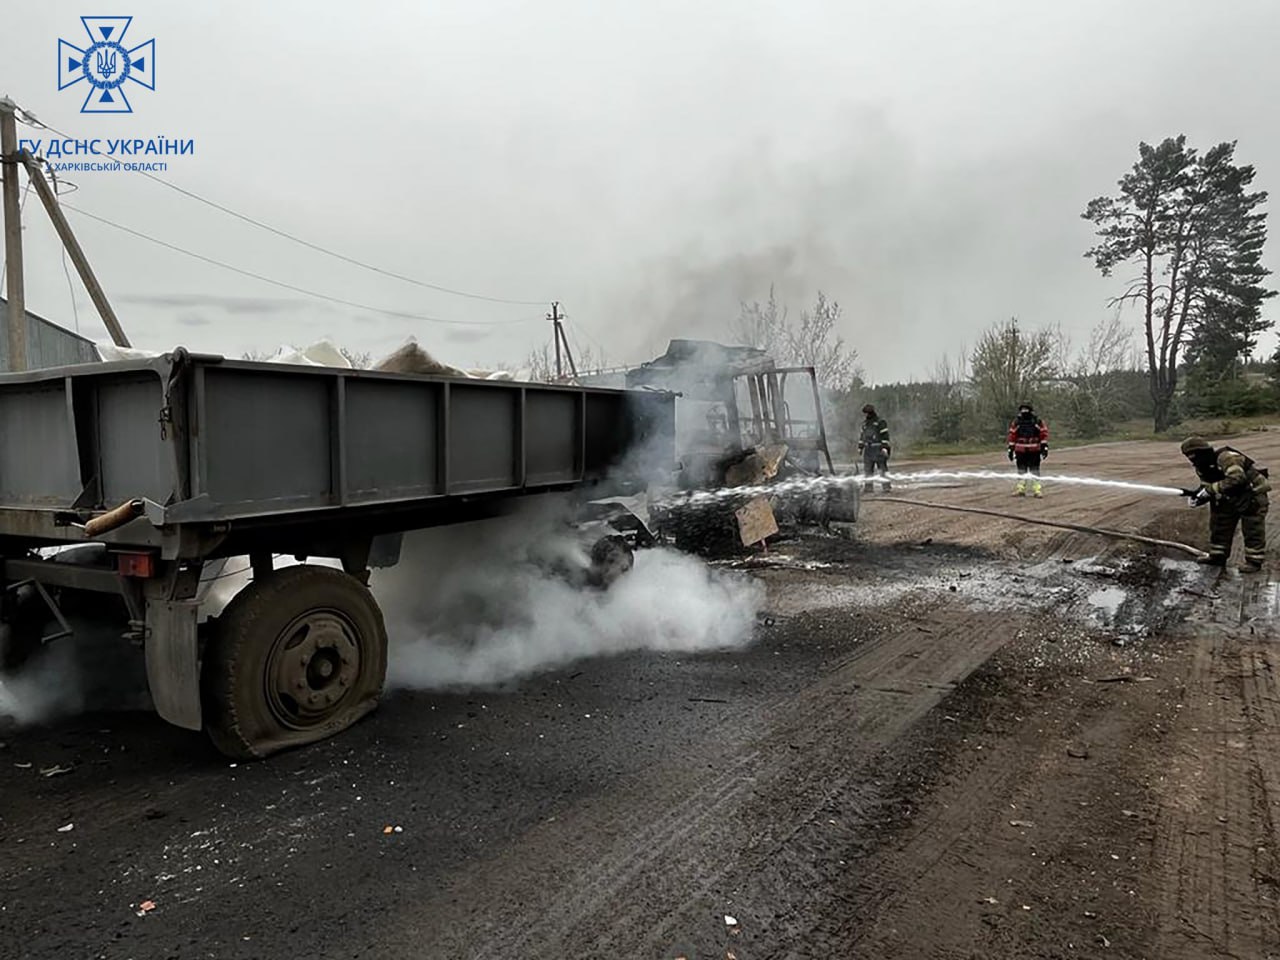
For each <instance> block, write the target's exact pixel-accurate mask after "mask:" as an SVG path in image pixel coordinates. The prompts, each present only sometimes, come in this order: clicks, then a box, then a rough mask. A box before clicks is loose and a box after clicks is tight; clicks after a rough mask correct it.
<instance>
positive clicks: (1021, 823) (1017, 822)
mask: <svg viewBox="0 0 1280 960" xmlns="http://www.w3.org/2000/svg"><path fill="white" fill-rule="evenodd" d="M1009 826H1011V827H1034V826H1035V824H1034V823H1032V822H1031V821H1030V820H1010V821H1009Z"/></svg>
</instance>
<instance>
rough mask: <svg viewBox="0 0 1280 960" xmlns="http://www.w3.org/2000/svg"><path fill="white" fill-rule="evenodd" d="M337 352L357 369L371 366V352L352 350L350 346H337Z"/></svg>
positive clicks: (365, 368)
mask: <svg viewBox="0 0 1280 960" xmlns="http://www.w3.org/2000/svg"><path fill="white" fill-rule="evenodd" d="M338 352H339V353H340V354H342V355H343V356H344V357H345V358H346V360H347V362H348V363H349V364H351V366H352V367H354V368H355V369H357V370H368V369H369V368H370V367H372V366H373V354H372V353H369V352H368V351H367V350H352V349H351V348H350V347H339V348H338Z"/></svg>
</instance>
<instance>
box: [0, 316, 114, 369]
mask: <svg viewBox="0 0 1280 960" xmlns="http://www.w3.org/2000/svg"><path fill="white" fill-rule="evenodd" d="M8 310H9V304H8V301H6V300H5V299H4V297H0V370H3V371H6V372H7V371H9V370H11V369H13V368H12V367H11V366H10V364H9V335H8V332H7V321H8ZM99 359H100V358H99V356H98V349H97V347H95V346H94V345H93V341H92V340H89V339H88V338H86V337H82V336H80V335H79V334H75V333H72V332H71V331H70V330H64V329H63V328H62V327H60V326H58V325H57V324H56V323H50V322H49V321H48V320H46V319H44V317H38V316H36V315H35V314H34V313H32V312H31V311H29V310H28V311H27V369H29V370H39V369H41V368H44V367H65V366H70V365H71V364H73V363H97V362H98V360H99Z"/></svg>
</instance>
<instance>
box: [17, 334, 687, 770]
mask: <svg viewBox="0 0 1280 960" xmlns="http://www.w3.org/2000/svg"><path fill="white" fill-rule="evenodd" d="M673 437H674V398H673V397H672V396H671V395H669V394H665V393H648V392H637V391H622V390H605V389H592V388H584V387H575V386H563V385H546V384H527V383H519V382H512V381H482V380H460V379H454V378H448V377H436V376H421V375H402V374H388V373H376V372H370V371H357V370H346V369H334V368H327V367H301V366H287V365H282V364H271V363H254V362H246V361H231V360H227V359H224V358H222V357H219V356H207V355H197V354H190V353H188V352H187V351H185V350H183V349H181V348H179V349H177V350H175V351H173V352H172V353H170V354H166V355H164V356H161V357H157V358H153V359H146V360H130V361H120V362H112V363H100V364H85V365H79V366H74V367H65V368H58V369H49V370H40V371H33V372H29V373H14V374H5V375H0V586H3V591H2V592H0V653H2V652H3V651H4V650H5V649H8V650H9V651H11V652H12V651H14V650H21V649H24V648H25V649H30V648H31V647H32V646H33V645H39V644H42V643H47V642H52V641H54V640H56V639H59V638H61V637H64V636H66V635H67V633H69V632H70V631H71V629H72V627H71V625H70V623H69V620H68V618H67V616H65V615H64V613H63V609H64V607H70V606H75V605H77V604H78V603H82V602H83V601H85V600H87V599H89V598H90V596H91V595H98V596H99V597H100V598H106V599H109V604H108V607H109V606H110V605H115V606H118V607H119V609H120V611H121V614H120V615H121V620H122V623H121V636H122V639H125V640H130V641H132V642H133V643H135V644H139V645H141V646H142V648H143V651H144V655H145V663H146V678H147V685H148V688H149V690H150V695H151V700H152V703H153V704H154V708H155V710H156V712H157V713H159V715H160V716H161V717H162V718H163V719H165V720H166V721H168V722H170V723H172V724H175V725H177V726H179V727H183V728H187V729H191V730H199V729H201V728H204V729H205V730H206V731H207V732H208V734H209V735H210V737H211V739H212V740H213V742H214V744H215V745H216V746H217V747H218V748H219V749H220V750H221V751H222V752H223V753H225V754H227V755H228V756H232V757H244V758H249V757H260V756H266V755H268V754H270V753H273V752H275V751H277V750H280V749H283V748H286V747H291V746H297V745H301V744H306V743H311V742H314V741H317V740H321V739H324V738H325V737H328V736H331V735H333V734H335V733H337V732H339V731H341V730H343V729H345V728H346V727H348V726H350V725H351V724H352V723H354V722H355V721H356V720H358V719H359V718H360V717H362V716H364V715H365V714H367V713H369V712H370V711H371V710H373V709H374V707H375V706H376V704H377V701H378V698H379V696H380V694H381V691H382V686H383V681H384V677H385V673H386V658H387V636H386V627H385V625H384V623H383V618H382V613H381V611H380V610H379V609H378V606H377V603H376V602H375V601H374V599H373V597H372V594H371V593H370V592H369V589H368V580H369V571H370V568H371V567H385V566H391V565H394V564H395V563H396V562H397V561H398V559H399V552H400V540H401V536H402V534H403V533H404V532H406V531H410V530H415V529H422V528H427V527H433V526H440V525H445V524H455V523H463V522H468V521H472V520H479V519H484V518H489V517H496V516H502V515H504V514H506V513H509V512H511V511H512V510H514V509H515V508H516V505H517V503H518V502H520V501H522V500H523V499H524V498H526V497H528V496H530V495H536V494H546V493H555V492H561V493H568V494H569V495H571V496H574V497H577V498H579V499H581V500H584V501H585V500H587V499H591V498H594V497H601V496H613V495H628V494H635V493H636V492H637V489H638V487H637V485H636V484H634V483H633V482H631V481H630V480H629V479H628V478H627V477H626V476H625V475H619V471H618V465H619V463H620V462H621V461H622V460H623V458H624V456H625V455H626V453H627V452H628V451H630V450H632V449H634V448H636V447H638V446H644V448H645V449H646V451H647V454H648V456H649V458H650V461H652V459H653V458H654V457H657V458H664V457H666V458H669V460H670V462H671V463H674V459H675V458H674V447H673V442H674V441H673ZM612 543H613V547H612V552H611V548H609V547H605V548H604V549H603V551H602V552H601V555H600V557H599V559H600V561H601V562H602V563H604V564H606V565H608V564H614V565H615V566H616V565H617V563H618V562H619V561H618V558H617V557H616V555H615V554H616V547H617V542H616V540H615V541H613V542H612ZM77 544H79V545H83V546H81V547H80V548H79V549H65V548H67V547H69V546H73V545H77ZM51 547H61V548H64V549H63V550H62V551H61V552H60V553H58V554H57V555H55V556H49V555H48V554H49V553H50V551H49V550H48V548H51ZM235 556H248V557H249V559H250V562H251V567H252V573H253V576H252V580H251V581H250V582H249V584H248V585H247V586H245V587H244V588H243V589H242V590H241V591H240V592H239V593H237V594H236V595H235V596H234V597H233V598H232V599H231V601H230V602H229V603H228V604H227V606H226V608H225V609H224V610H223V611H222V613H221V614H220V615H219V616H218V617H217V618H216V619H211V620H209V621H208V622H207V623H204V624H200V623H199V613H200V606H201V604H202V602H204V600H205V595H206V592H207V590H208V588H209V584H210V581H209V579H208V571H209V570H214V571H217V570H220V569H221V566H222V564H223V563H224V562H225V560H226V558H228V557H235ZM278 556H292V557H294V558H296V559H297V560H299V561H302V562H300V564H299V565H297V566H285V567H281V568H279V569H277V568H276V565H275V562H274V558H275V557H278ZM308 558H330V559H333V560H337V561H339V562H340V563H341V566H342V569H341V570H338V569H335V568H333V567H330V566H320V565H315V564H307V563H305V560H307V559H308ZM610 575H611V574H610ZM89 605H90V606H93V604H92V603H90V604H89ZM100 606H101V605H100Z"/></svg>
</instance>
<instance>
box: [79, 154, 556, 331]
mask: <svg viewBox="0 0 1280 960" xmlns="http://www.w3.org/2000/svg"><path fill="white" fill-rule="evenodd" d="M55 132H57V131H55ZM62 207H63V209H65V210H71V211H73V212H75V213H77V214H79V215H80V216H82V217H87V218H88V219H90V220H96V221H97V222H98V223H101V224H105V225H106V226H108V227H112V228H114V229H116V230H119V231H121V232H122V233H127V234H129V235H130V236H133V237H137V238H138V239H140V240H146V241H147V242H149V243H154V244H156V245H157V246H160V247H164V248H165V249H166V250H172V251H174V252H175V253H181V254H183V255H185V256H188V257H191V258H193V259H195V260H200V261H202V262H204V263H208V264H212V265H213V266H215V267H221V268H222V269H223V270H230V271H231V272H232V273H238V274H240V275H241V276H244V277H250V278H252V279H254V280H260V281H262V282H263V283H269V284H271V285H272V286H276V287H281V288H283V289H285V290H291V291H293V292H294V293H301V294H303V295H304V296H308V297H314V298H316V299H317V300H327V301H329V302H330V303H337V304H341V305H342V306H344V307H354V308H355V309H357V310H367V311H369V312H370V313H381V314H385V315H386V316H389V317H399V318H401V319H405V320H422V321H424V322H427V323H448V324H453V325H456V326H461V327H473V326H475V327H484V326H502V325H506V324H513V323H529V322H530V321H531V320H532V319H533V318H531V317H522V318H520V319H518V320H447V319H445V318H443V317H429V316H426V315H425V314H420V313H407V312H404V311H401V310H385V309H383V308H382V307H374V306H370V305H369V304H367V303H358V302H357V301H355V300H344V299H342V298H341V297H333V296H330V295H329V294H327V293H319V292H317V291H315V290H308V289H307V288H306V287H299V286H295V285H294V284H291V283H285V282H284V281H283V280H273V279H272V278H271V277H267V276H263V275H262V274H260V273H254V272H253V271H252V270H245V269H244V268H243V267H237V266H234V265H232V264H230V263H224V262H223V261H221V260H215V259H214V258H213V257H206V256H205V255H204V254H202V253H196V252H194V251H192V250H187V249H186V248H185V247H179V246H178V245H176V244H173V243H169V242H168V241H166V240H161V239H159V238H158V237H153V236H151V235H150V234H146V233H143V232H142V231H140V230H134V229H133V228H132V227H126V226H125V225H124V224H120V223H116V222H115V221H114V220H108V219H107V218H106V217H100V216H98V215H97V214H94V213H90V212H89V211H87V210H81V209H80V208H79V207H75V206H72V205H71V204H69V203H63V204H62ZM538 319H541V318H538Z"/></svg>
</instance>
